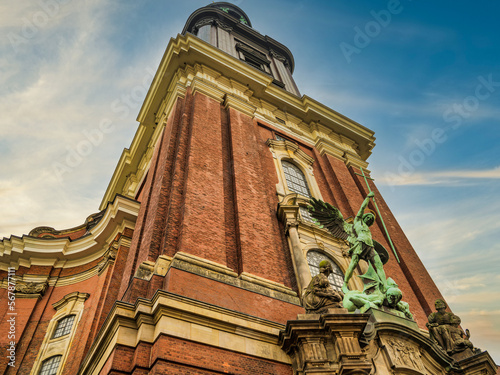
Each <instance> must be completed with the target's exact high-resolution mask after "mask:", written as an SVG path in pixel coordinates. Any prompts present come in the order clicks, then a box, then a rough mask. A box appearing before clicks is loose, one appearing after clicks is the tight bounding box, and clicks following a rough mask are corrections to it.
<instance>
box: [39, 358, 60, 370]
mask: <svg viewBox="0 0 500 375" xmlns="http://www.w3.org/2000/svg"><path fill="white" fill-rule="evenodd" d="M61 358H62V356H61V355H55V356H53V357H50V358H48V359H46V360H45V361H43V363H42V367H41V368H40V372H39V373H38V375H56V374H57V370H58V369H59V364H60V363H61Z"/></svg>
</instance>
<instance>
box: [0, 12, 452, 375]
mask: <svg viewBox="0 0 500 375" xmlns="http://www.w3.org/2000/svg"><path fill="white" fill-rule="evenodd" d="M293 70H294V60H293V56H292V54H291V52H290V51H289V50H288V49H287V48H286V47H285V46H284V45H282V44H280V43H279V42H277V41H275V40H274V39H272V38H271V37H268V36H264V35H261V34H260V33H258V32H257V31H255V30H254V29H253V28H252V25H251V22H250V19H249V18H248V16H247V15H246V14H245V13H244V12H243V11H242V10H241V9H239V8H238V7H236V6H234V5H232V4H229V3H212V4H210V5H209V6H206V7H203V8H201V9H198V10H197V11H195V12H194V13H193V14H192V15H191V16H190V17H189V19H188V21H187V23H186V26H185V28H184V30H183V31H182V34H180V35H178V36H177V37H176V38H174V39H171V40H170V42H169V44H168V46H167V49H166V52H165V54H164V56H163V59H162V61H161V63H160V66H159V68H158V71H157V73H156V76H155V78H154V80H153V83H152V84H151V88H150V90H149V92H148V94H147V97H146V99H145V101H144V104H143V106H142V109H141V111H140V113H139V116H138V121H139V122H140V125H139V128H138V130H137V133H136V135H135V137H134V139H133V141H132V144H131V146H130V148H129V149H125V151H124V152H123V154H122V157H121V158H120V160H119V163H118V166H117V168H116V171H115V173H114V175H113V177H112V179H111V182H110V184H109V187H108V189H107V191H106V193H105V195H104V199H103V201H102V204H101V207H100V210H101V211H100V212H99V213H98V214H95V215H92V216H90V217H89V218H88V219H87V220H86V222H85V223H84V224H83V225H81V226H79V227H77V228H72V229H68V230H61V231H58V230H54V229H53V228H48V227H40V228H35V229H34V230H33V231H31V232H30V234H29V235H26V236H23V237H22V238H19V237H11V238H10V239H4V240H3V241H2V242H0V250H1V254H2V255H1V256H0V262H1V267H2V271H1V272H0V273H1V274H2V279H3V285H2V286H3V288H2V289H0V298H1V300H2V301H7V300H9V298H10V296H11V295H15V301H14V302H15V303H14V304H13V309H12V310H9V308H8V307H6V305H5V304H2V309H3V310H2V311H1V314H2V315H3V316H5V317H8V314H9V311H12V312H16V314H17V315H15V317H16V318H15V319H16V322H15V339H13V340H7V341H6V340H5V337H3V336H2V338H1V340H4V341H2V347H3V348H5V349H6V350H8V349H9V347H10V345H11V343H10V341H14V342H15V365H14V366H12V365H9V363H10V359H9V358H6V357H5V356H2V358H1V360H0V373H2V374H3V373H5V374H39V373H41V372H43V369H46V368H52V369H55V370H53V371H55V372H47V373H51V374H52V373H54V374H65V375H73V374H82V375H83V374H141V375H142V374H221V373H231V374H273V375H275V374H292V373H293V369H292V363H293V360H292V359H291V358H290V356H289V355H288V354H287V353H286V352H285V351H283V350H282V349H281V347H280V346H279V345H278V336H279V332H280V331H283V330H284V329H285V325H286V323H287V321H290V320H294V319H296V318H297V316H298V315H299V314H304V309H303V308H302V307H301V299H300V297H301V293H302V291H303V289H304V288H305V287H306V286H307V284H308V283H309V281H310V280H311V275H314V272H315V267H316V266H317V264H316V263H317V262H316V260H317V259H323V258H326V259H329V260H330V261H331V262H332V263H333V264H334V265H335V268H336V270H337V274H336V275H337V276H336V277H337V281H338V280H342V277H343V273H345V270H346V268H347V266H348V264H349V258H348V257H347V254H346V250H347V249H348V245H347V244H346V243H345V242H344V241H343V240H341V239H338V238H335V237H333V236H332V235H330V234H329V233H328V232H327V231H326V230H324V229H321V228H319V227H318V226H317V225H315V224H314V223H313V222H312V221H311V218H310V217H309V215H308V212H307V210H306V209H305V207H306V205H307V202H308V199H309V197H315V198H318V199H322V200H324V201H326V202H329V203H331V204H333V205H334V206H336V207H338V208H339V209H340V210H341V212H342V214H343V216H344V217H345V218H348V217H352V216H354V215H356V212H357V210H358V209H359V206H360V205H361V202H362V201H363V199H364V197H365V196H366V195H367V193H368V192H369V190H368V187H367V185H366V183H365V181H368V182H369V184H370V189H371V190H373V191H374V192H375V193H376V199H377V203H378V208H379V210H380V214H381V217H380V215H377V221H376V223H375V225H374V226H373V227H372V233H373V237H374V239H376V240H377V241H378V242H379V243H380V244H382V245H383V246H384V247H385V248H386V249H388V250H389V253H390V254H391V256H390V259H389V261H388V263H387V264H386V265H385V269H386V273H387V274H388V275H389V276H391V277H392V278H393V279H394V280H395V281H396V283H397V284H398V285H399V287H400V289H401V290H402V291H403V293H404V300H405V301H407V302H408V303H409V304H410V308H411V311H412V313H413V315H414V317H415V321H416V323H417V324H418V326H419V327H420V328H421V329H425V323H426V322H427V315H428V314H429V313H431V312H432V311H433V309H434V301H435V300H436V299H437V298H442V296H441V294H440V292H439V290H438V289H437V287H436V285H435V284H434V282H433V281H432V279H431V278H430V276H429V274H428V272H427V271H426V269H425V267H424V265H423V264H422V262H421V261H420V259H419V258H418V256H417V254H416V253H415V251H414V250H413V248H412V247H411V245H410V243H409V242H408V239H407V238H406V236H405V235H404V232H403V231H402V229H401V228H400V227H399V225H398V223H397V221H396V219H395V218H394V216H393V215H392V213H391V211H390V209H389V208H388V207H387V205H386V203H385V202H384V200H383V198H382V197H381V195H380V193H379V192H378V190H377V187H376V186H375V185H374V183H373V181H372V180H370V179H367V180H365V178H364V177H363V174H364V175H365V176H367V177H369V171H368V169H367V168H368V163H367V161H366V160H367V158H368V157H369V155H370V153H371V151H372V148H373V146H374V140H375V138H374V133H373V132H372V131H371V130H369V129H367V128H365V127H363V126H362V125H360V124H358V123H356V122H354V121H352V120H350V119H348V118H346V117H345V116H343V115H341V114H339V113H337V112H335V111H334V110H332V109H330V108H327V107H326V106H324V105H322V104H321V103H318V102H317V101H315V100H314V99H312V98H310V97H308V96H306V95H303V96H300V94H299V91H298V88H297V86H296V84H295V82H294V80H293V76H292V73H293ZM370 208H371V209H373V210H374V211H375V207H370ZM382 219H383V222H384V223H385V226H386V227H387V229H388V231H386V230H385V229H384V225H383V223H382ZM389 236H390V238H389ZM391 242H392V245H391ZM392 249H394V251H395V253H397V255H398V257H399V262H398V261H397V260H396V257H395V255H394V253H393V250H392ZM315 262H316V263H315ZM364 271H366V265H365V264H361V263H360V265H359V267H358V269H357V271H356V274H357V275H359V274H361V273H363V272H364ZM349 286H350V288H351V289H362V284H361V282H360V281H359V279H358V278H357V277H353V278H352V279H351V281H350V283H349ZM334 287H338V284H335V282H334ZM14 291H15V294H10V292H14ZM4 314H5V315H4ZM1 325H2V326H1V329H2V332H7V331H8V330H9V329H10V327H11V326H12V324H10V323H9V320H8V319H7V318H4V319H3V320H2V321H1ZM65 327H69V328H65ZM50 366H52V367H50ZM443 373H445V372H443Z"/></svg>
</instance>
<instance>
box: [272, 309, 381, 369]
mask: <svg viewBox="0 0 500 375" xmlns="http://www.w3.org/2000/svg"><path fill="white" fill-rule="evenodd" d="M367 320H368V316H367V315H362V314H358V315H356V316H355V315H350V314H342V313H341V314H327V315H322V316H320V315H317V316H316V317H315V318H311V315H304V316H301V315H299V319H298V320H294V321H288V323H287V328H286V330H285V331H282V332H281V333H280V336H279V343H280V345H281V347H282V349H283V350H284V351H285V352H286V353H288V355H290V358H291V359H292V368H293V371H294V374H296V375H312V374H341V375H346V374H352V375H355V374H356V375H367V374H369V373H370V372H371V371H372V364H371V363H370V361H369V360H368V359H367V354H366V352H365V351H364V350H363V349H362V348H361V347H360V344H359V337H360V335H361V332H362V331H363V329H364V327H365V325H366V323H367Z"/></svg>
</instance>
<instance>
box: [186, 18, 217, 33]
mask: <svg viewBox="0 0 500 375" xmlns="http://www.w3.org/2000/svg"><path fill="white" fill-rule="evenodd" d="M214 21H215V19H214V18H204V19H202V20H200V21H198V22H196V24H195V25H194V26H193V28H192V29H191V33H193V34H194V35H196V34H198V30H199V29H200V28H201V27H203V26H206V25H213V23H214Z"/></svg>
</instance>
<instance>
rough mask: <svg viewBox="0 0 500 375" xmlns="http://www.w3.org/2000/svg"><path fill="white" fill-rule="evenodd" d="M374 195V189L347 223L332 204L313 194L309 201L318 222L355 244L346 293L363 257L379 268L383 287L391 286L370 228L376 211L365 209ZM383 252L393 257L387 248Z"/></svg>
mask: <svg viewBox="0 0 500 375" xmlns="http://www.w3.org/2000/svg"><path fill="white" fill-rule="evenodd" d="M374 196H375V194H374V193H373V192H370V193H369V194H368V196H367V197H366V198H365V200H364V201H363V203H362V204H361V207H360V209H359V212H358V214H357V215H356V217H355V218H354V222H353V223H352V224H349V223H347V222H346V221H345V220H344V218H343V216H342V214H341V213H340V211H339V210H338V209H337V208H336V207H333V206H332V205H331V204H329V203H326V202H323V201H321V200H319V199H315V198H311V200H310V201H309V202H310V203H311V205H310V206H309V207H308V208H309V211H310V212H311V215H312V216H313V218H314V219H316V221H317V223H318V224H320V225H321V226H322V227H326V229H328V231H329V232H330V233H331V234H332V235H333V236H335V237H337V238H342V239H344V240H346V241H347V242H349V244H350V246H351V247H350V249H349V255H350V256H351V262H350V264H349V268H348V269H347V271H346V274H345V278H344V285H343V286H342V291H343V292H344V293H347V292H348V291H349V288H348V287H347V283H348V282H349V280H350V279H351V277H352V273H353V272H354V269H355V268H356V266H357V265H358V263H359V261H360V259H363V260H364V261H366V262H368V263H369V264H371V265H372V267H373V268H374V270H375V272H377V275H378V276H379V279H380V280H381V282H382V291H383V292H385V290H386V289H387V285H386V277H385V272H384V263H383V262H382V259H381V257H380V254H379V253H378V252H377V251H376V250H375V245H374V241H373V239H372V234H371V232H370V226H371V225H372V224H373V223H374V222H375V215H374V214H373V213H372V212H368V213H365V209H366V208H367V207H368V203H369V202H370V198H372V197H374ZM377 250H378V249H377ZM384 250H385V249H384ZM382 255H383V256H384V257H387V259H388V257H389V255H388V254H387V252H386V251H385V253H384V254H382ZM387 259H385V260H387Z"/></svg>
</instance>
